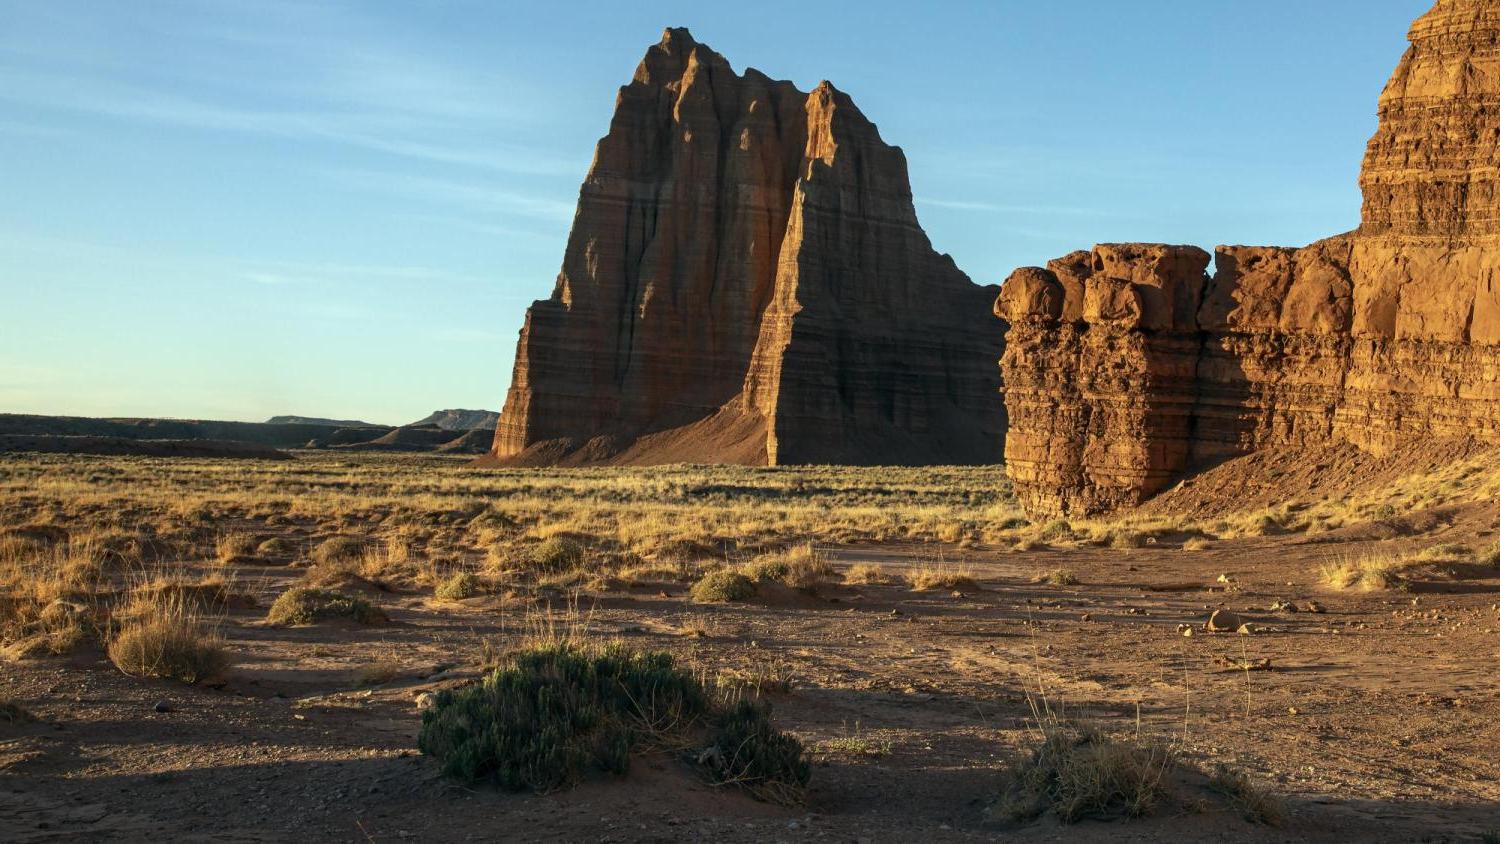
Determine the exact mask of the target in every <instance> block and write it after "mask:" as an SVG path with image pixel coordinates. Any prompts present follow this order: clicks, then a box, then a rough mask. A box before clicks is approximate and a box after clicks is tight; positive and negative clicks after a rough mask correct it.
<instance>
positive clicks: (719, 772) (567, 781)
mask: <svg viewBox="0 0 1500 844" xmlns="http://www.w3.org/2000/svg"><path fill="white" fill-rule="evenodd" d="M769 716H770V711H769V709H767V708H764V707H760V706H756V705H754V704H752V703H749V702H743V701H742V702H740V703H738V704H735V705H734V706H731V707H730V708H728V709H727V710H722V711H721V710H718V709H716V708H715V707H714V705H713V704H712V702H711V700H710V697H709V694H708V692H707V691H706V690H705V688H704V686H703V684H702V683H701V682H700V681H699V680H698V679H697V678H696V677H694V676H693V675H692V674H689V673H688V672H686V671H683V670H682V669H680V668H678V667H677V666H676V664H675V663H674V662H673V660H672V657H671V655H670V654H666V653H641V652H638V651H632V650H630V649H628V648H626V647H624V646H622V645H610V646H607V647H592V646H585V645H579V644H574V643H571V642H566V641H565V642H561V643H556V644H548V645H543V646H540V647H537V648H533V649H531V650H528V651H524V652H521V653H518V654H514V655H512V656H510V657H508V658H507V660H506V661H505V662H504V663H503V664H502V665H501V666H500V667H499V668H497V669H496V670H495V671H494V672H492V673H491V674H490V675H489V676H488V677H486V678H484V679H483V680H481V681H480V682H478V683H475V684H473V685H470V686H466V687H464V688H460V689H449V690H445V691H442V692H439V693H438V695H437V698H436V699H435V701H434V702H433V705H432V707H431V708H429V709H428V710H427V711H426V712H424V713H423V714H422V727H421V731H420V733H418V736H417V746H418V747H419V748H420V749H421V751H422V752H423V753H424V754H426V755H428V756H431V757H433V758H434V759H436V760H437V762H438V763H439V765H440V766H441V770H442V772H443V774H444V775H446V776H450V777H453V778H455V779H457V780H460V781H462V782H465V783H471V784H472V783H480V782H489V783H494V784H496V785H499V786H500V787H502V788H505V789H509V790H511V791H525V790H531V791H536V792H547V791H554V790H556V789H559V788H565V787H567V786H570V785H573V784H575V783H577V782H578V781H579V780H580V779H582V778H583V777H584V776H585V775H586V774H587V773H589V772H590V771H603V772H607V773H613V774H624V773H625V772H626V771H627V770H628V768H629V766H630V754H631V753H632V752H633V751H635V750H637V749H641V748H648V747H653V746H655V747H661V746H672V747H682V746H683V745H684V744H685V743H686V742H688V741H691V740H692V738H693V737H695V736H698V735H701V733H699V732H698V730H699V728H700V727H703V726H707V727H708V728H709V733H708V741H709V744H708V747H707V749H705V750H704V751H703V752H702V753H700V754H699V755H698V761H699V763H700V764H701V765H703V766H704V767H705V769H706V771H707V773H708V775H709V777H710V778H711V779H712V780H713V781H714V782H716V783H721V784H726V785H740V786H744V787H745V788H748V789H750V790H751V792H752V793H754V794H755V795H757V796H759V797H762V798H764V799H772V800H778V801H782V802H796V801H798V800H800V799H801V797H802V795H803V793H804V791H805V789H806V786H807V781H808V778H809V777H810V775H811V770H810V767H809V765H808V763H807V762H806V761H805V760H804V759H803V758H802V744H801V743H800V742H798V741H797V740H796V739H795V738H792V737H790V736H787V735H785V734H783V733H780V732H777V731H776V730H775V729H774V728H772V726H771V722H770V717H769Z"/></svg>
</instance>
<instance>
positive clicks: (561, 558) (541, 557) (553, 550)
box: [526, 536, 583, 573]
mask: <svg viewBox="0 0 1500 844" xmlns="http://www.w3.org/2000/svg"><path fill="white" fill-rule="evenodd" d="M581 565H583V546H582V545H580V544H579V543H578V542H577V541H576V540H572V539H568V538H567V537H565V536H554V537H552V538H551V539H548V540H546V541H545V542H542V543H541V544H540V545H535V546H533V547H532V548H530V549H529V550H528V551H527V552H526V566H527V568H531V569H535V570H537V571H543V572H548V573H555V572H562V571H569V570H571V569H576V568H578V567H579V566H581Z"/></svg>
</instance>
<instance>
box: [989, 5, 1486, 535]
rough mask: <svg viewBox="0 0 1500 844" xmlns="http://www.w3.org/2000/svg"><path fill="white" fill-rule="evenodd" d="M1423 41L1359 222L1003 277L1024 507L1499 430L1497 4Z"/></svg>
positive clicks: (1123, 500)
mask: <svg viewBox="0 0 1500 844" xmlns="http://www.w3.org/2000/svg"><path fill="white" fill-rule="evenodd" d="M1410 40H1411V48H1410V49H1409V50H1408V51H1407V52H1406V55H1405V56H1404V57H1403V58H1402V59H1401V63H1400V66H1399V67H1397V69H1396V72H1395V74H1394V75H1393V76H1392V78H1391V80H1390V83H1389V84H1388V85H1387V86H1386V88H1385V91H1384V93H1383V94H1382V95H1381V98H1380V106H1379V114H1380V124H1379V129H1378V130H1377V131H1376V133H1375V136H1374V137H1373V138H1372V139H1371V140H1370V143H1369V147H1368V151H1367V152H1366V155H1365V160H1364V166H1363V170H1362V172H1361V176H1360V186H1361V189H1362V191H1363V193H1364V207H1363V213H1362V220H1361V225H1360V227H1359V229H1357V230H1356V231H1354V232H1351V233H1348V234H1346V235H1341V236H1338V237H1335V238H1331V239H1329V240H1325V241H1321V242H1318V243H1314V244H1312V245H1311V246H1307V247H1305V248H1302V249H1289V248H1282V247H1249V246H1221V247H1219V248H1218V249H1217V250H1216V254H1215V255H1214V256H1212V257H1211V256H1210V255H1209V254H1208V253H1207V252H1204V251H1202V250H1200V249H1197V248H1194V247H1190V246H1164V245H1147V244H1123V245H1122V244H1106V245H1101V246H1096V247H1094V249H1093V250H1091V251H1088V252H1076V253H1073V254H1071V255H1068V256H1066V257H1063V258H1059V259H1057V260H1055V261H1052V262H1051V263H1049V264H1048V265H1047V267H1045V268H1038V267H1031V268H1025V269H1021V270H1018V271H1017V272H1016V273H1015V274H1013V275H1012V276H1011V278H1010V279H1009V280H1007V281H1006V283H1005V285H1004V287H1003V288H1002V291H1001V295H1000V297H999V300H998V301H997V302H996V305H995V307H996V311H997V312H998V313H999V314H1000V315H1001V316H1003V317H1005V318H1006V319H1007V320H1009V321H1010V323H1011V325H1010V329H1009V331H1008V334H1007V337H1006V343H1007V346H1006V350H1005V356H1004V360H1003V363H1002V370H1003V373H1004V378H1005V383H1006V405H1007V407H1008V409H1009V418H1010V425H1011V427H1010V430H1009V432H1008V434H1007V440H1006V462H1007V470H1008V472H1009V474H1010V476H1011V478H1012V480H1013V481H1014V483H1015V486H1016V490H1017V493H1018V494H1019V496H1020V497H1021V499H1022V502H1023V503H1024V504H1025V505H1026V506H1027V507H1028V508H1029V509H1030V510H1032V511H1034V512H1037V513H1050V514H1090V513H1096V512H1101V511H1107V510H1111V509H1115V508H1118V507H1122V506H1130V505H1133V504H1137V503H1139V502H1141V501H1143V500H1144V499H1145V498H1147V497H1149V496H1151V495H1152V494H1154V493H1156V492H1158V491H1160V490H1162V489H1163V488H1165V487H1166V486H1168V485H1169V484H1171V483H1173V482H1174V481H1175V479H1176V478H1178V477H1180V476H1181V474H1182V473H1183V472H1184V471H1185V470H1188V469H1190V468H1192V467H1197V466H1203V465H1208V464H1211V463H1213V462H1215V461H1218V460H1222V459H1224V458H1227V457H1232V456H1236V455H1241V454H1245V453H1248V452H1251V451H1254V450H1256V449H1259V448H1263V447H1267V446H1287V445H1290V446H1297V445H1312V444H1321V443H1329V442H1348V443H1352V444H1355V445H1357V446H1359V447H1360V448H1362V449H1365V450H1367V451H1372V452H1375V453H1387V452H1390V451H1392V450H1394V449H1396V448H1398V447H1399V446H1400V444H1401V443H1403V442H1407V441H1410V440H1412V439H1414V438H1424V437H1446V436H1467V437H1474V438H1477V439H1480V440H1484V441H1491V442H1494V441H1500V277H1497V267H1500V249H1497V246H1500V243H1497V240H1500V195H1497V193H1496V182H1497V167H1500V149H1497V147H1500V4H1497V3H1495V2H1493V1H1492V0H1439V2H1438V3H1437V4H1436V5H1435V6H1434V7H1433V8H1432V10H1431V11H1429V12H1428V13H1427V14H1426V15H1424V16H1422V17H1421V18H1420V19H1418V20H1417V22H1416V23H1415V24H1414V25H1413V26H1412V28H1411V33H1410ZM1211 260H1212V262H1213V265H1214V270H1213V273H1212V275H1209V274H1208V273H1207V268H1208V267H1209V264H1210V261H1211Z"/></svg>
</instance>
